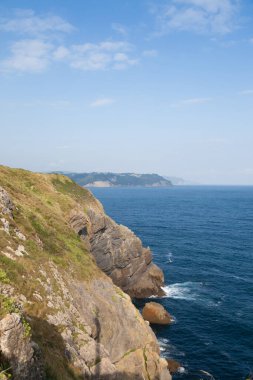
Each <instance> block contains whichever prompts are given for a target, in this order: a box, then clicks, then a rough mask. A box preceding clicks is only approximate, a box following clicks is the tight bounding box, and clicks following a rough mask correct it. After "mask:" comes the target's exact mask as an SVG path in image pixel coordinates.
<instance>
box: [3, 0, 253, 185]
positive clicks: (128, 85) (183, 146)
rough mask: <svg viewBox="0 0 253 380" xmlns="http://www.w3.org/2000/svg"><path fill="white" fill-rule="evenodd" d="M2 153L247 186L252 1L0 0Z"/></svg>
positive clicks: (252, 107)
mask: <svg viewBox="0 0 253 380" xmlns="http://www.w3.org/2000/svg"><path fill="white" fill-rule="evenodd" d="M0 163H1V164H3V165H7V166H11V167H22V168H25V169H29V170H33V171H55V170H63V171H75V172H87V171H88V172H91V171H106V172H107V171H111V172H136V173H158V174H161V175H167V176H178V177H182V178H184V179H186V180H189V181H193V182H196V183H201V184H226V185H229V184H238V185H240V184H244V185H253V1H252V0H120V1H119V0H75V1H73V0H72V1H70V0H54V1H51V0H43V1H42V0H41V1H32V0H22V1H20V0H19V1H14V0H1V3H0Z"/></svg>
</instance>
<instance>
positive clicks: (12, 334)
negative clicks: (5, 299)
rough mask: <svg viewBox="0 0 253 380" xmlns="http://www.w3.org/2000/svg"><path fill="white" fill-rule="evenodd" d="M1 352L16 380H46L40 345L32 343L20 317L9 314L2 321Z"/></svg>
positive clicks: (0, 325) (0, 333) (0, 332)
mask: <svg viewBox="0 0 253 380" xmlns="http://www.w3.org/2000/svg"><path fill="white" fill-rule="evenodd" d="M0 352H1V354H2V356H4V357H5V358H6V360H8V362H9V363H10V368H11V371H12V374H13V376H14V379H19V380H27V379H29V380H44V379H45V378H46V377H45V372H44V369H43V364H42V360H41V352H40V349H39V347H38V345H37V344H36V343H34V342H32V341H31V339H30V337H29V336H28V334H27V332H26V330H25V327H24V326H23V323H22V319H21V317H20V315H18V314H16V313H13V314H7V315H6V316H5V317H4V318H3V319H2V320H1V321H0Z"/></svg>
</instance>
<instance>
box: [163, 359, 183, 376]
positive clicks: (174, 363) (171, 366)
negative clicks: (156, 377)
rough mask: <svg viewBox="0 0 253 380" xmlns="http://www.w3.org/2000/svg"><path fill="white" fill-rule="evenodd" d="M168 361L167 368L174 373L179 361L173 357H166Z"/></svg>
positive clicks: (177, 368)
mask: <svg viewBox="0 0 253 380" xmlns="http://www.w3.org/2000/svg"><path fill="white" fill-rule="evenodd" d="M166 360H167V363H168V369H169V371H170V373H171V374H173V373H176V372H177V371H178V370H179V368H180V367H181V365H180V363H178V362H177V361H176V360H173V359H166Z"/></svg>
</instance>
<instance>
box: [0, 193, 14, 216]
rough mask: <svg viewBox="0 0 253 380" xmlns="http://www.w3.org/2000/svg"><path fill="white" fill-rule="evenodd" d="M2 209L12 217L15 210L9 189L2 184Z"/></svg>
mask: <svg viewBox="0 0 253 380" xmlns="http://www.w3.org/2000/svg"><path fill="white" fill-rule="evenodd" d="M0 211H1V212H2V213H3V214H7V215H9V216H11V217H12V213H13V211H14V205H13V202H12V200H11V198H10V196H9V194H8V193H7V191H6V190H5V189H4V188H3V187H1V186H0Z"/></svg>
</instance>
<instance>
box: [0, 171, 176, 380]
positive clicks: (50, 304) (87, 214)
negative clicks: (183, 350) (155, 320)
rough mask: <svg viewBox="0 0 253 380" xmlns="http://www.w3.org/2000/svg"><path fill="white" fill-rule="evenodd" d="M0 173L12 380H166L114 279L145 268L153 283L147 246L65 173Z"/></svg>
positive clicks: (4, 348) (0, 244) (1, 298)
mask: <svg viewBox="0 0 253 380" xmlns="http://www.w3.org/2000/svg"><path fill="white" fill-rule="evenodd" d="M10 172H11V173H10ZM9 174H11V175H10V177H9ZM1 176H2V177H1ZM0 181H1V184H2V182H3V187H2V189H1V194H2V195H1V198H0V217H2V218H4V219H5V220H7V221H8V222H9V225H8V224H6V222H5V224H4V223H2V226H3V227H2V228H0V264H1V267H0V364H1V355H4V358H6V360H7V361H8V363H10V366H11V368H12V371H13V380H23V379H27V380H29V379H30V380H34V379H38V380H40V379H44V377H45V373H46V378H53V379H55V380H74V379H77V378H80V379H87V380H99V379H100V380H106V379H108V380H134V379H135V380H171V376H170V373H169V371H168V369H167V362H166V361H165V360H164V359H162V358H160V350H159V345H158V343H157V340H156V337H155V335H154V333H153V331H152V329H151V328H150V326H149V325H148V323H147V322H145V321H144V319H143V318H142V316H141V314H140V313H139V311H138V310H137V309H136V308H135V306H134V305H133V303H132V301H131V298H130V296H129V295H127V294H126V293H124V291H122V290H121V289H120V288H119V287H117V286H116V285H115V283H117V282H118V283H119V284H120V285H121V287H122V289H126V290H127V291H128V292H129V294H131V291H133V290H132V289H134V286H137V284H138V280H139V279H140V278H143V279H144V278H145V276H146V277H147V280H146V281H147V282H148V281H149V280H150V282H149V284H150V285H149V289H150V290H149V291H151V289H152V291H156V292H158V291H159V283H158V281H159V279H158V278H159V275H160V276H161V278H162V273H161V272H160V270H159V269H158V268H156V267H155V266H154V265H153V264H152V262H151V260H152V257H151V253H150V251H149V250H148V249H145V248H143V247H142V244H141V242H140V240H139V239H138V238H137V237H136V236H135V235H134V234H133V233H132V232H131V231H130V230H128V229H127V228H126V227H123V226H118V225H117V224H116V223H115V222H113V221H112V220H111V219H110V218H109V217H107V216H106V215H105V214H104V212H103V209H102V207H101V205H100V204H99V202H98V201H96V200H95V199H94V198H93V197H92V195H91V194H90V193H89V192H88V191H87V190H84V189H82V188H80V187H78V186H77V185H76V184H74V183H73V182H71V181H70V180H68V179H67V178H66V177H62V176H48V175H43V174H33V173H29V172H26V171H19V170H15V175H13V173H12V169H8V168H3V169H2V168H1V167H0ZM8 210H9V211H8ZM73 210H74V212H73ZM13 211H15V212H13ZM69 216H70V220H69ZM69 224H71V227H72V228H70V226H69ZM73 229H74V230H75V231H76V233H74V232H73ZM78 235H79V236H80V237H81V239H80V238H79V236H78ZM21 244H22V247H23V248H22V252H21V248H20V246H21ZM15 252H19V253H20V252H21V253H23V252H25V254H22V255H21V254H18V255H17V254H15ZM7 253H8V254H7ZM103 255H104V256H107V255H108V257H109V258H110V260H107V257H104V256H103ZM93 256H94V257H95V258H96V260H97V262H99V263H100V265H101V267H102V268H103V270H104V272H105V273H108V274H110V276H111V278H112V279H113V280H114V283H113V281H112V279H110V278H109V277H108V276H107V275H106V274H105V273H103V272H102V271H101V270H100V269H99V267H98V266H97V265H96V264H95V260H94V258H93ZM151 274H152V275H151ZM139 286H140V288H139V289H138V291H139V292H140V293H141V292H142V290H141V285H139ZM143 290H144V286H143ZM133 292H134V294H135V292H136V294H137V290H134V291H133ZM140 293H139V294H140ZM131 295H132V294H131ZM24 321H25V322H24Z"/></svg>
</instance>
